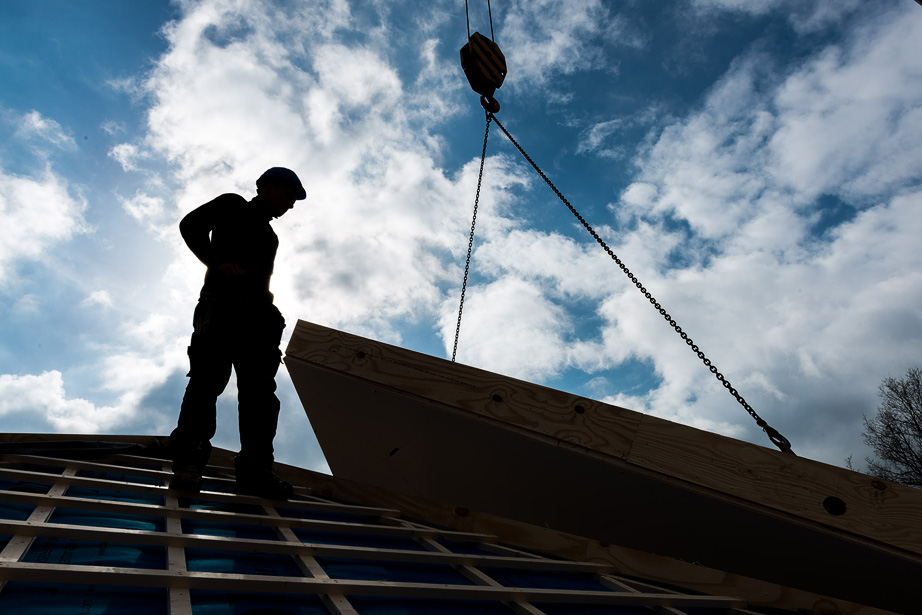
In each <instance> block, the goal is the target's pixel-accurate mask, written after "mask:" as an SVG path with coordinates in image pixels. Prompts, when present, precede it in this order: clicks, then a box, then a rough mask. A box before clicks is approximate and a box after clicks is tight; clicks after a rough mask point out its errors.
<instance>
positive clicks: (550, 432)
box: [285, 321, 922, 615]
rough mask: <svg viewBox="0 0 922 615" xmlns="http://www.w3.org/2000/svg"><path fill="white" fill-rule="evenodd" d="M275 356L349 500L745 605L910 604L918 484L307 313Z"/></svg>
mask: <svg viewBox="0 0 922 615" xmlns="http://www.w3.org/2000/svg"><path fill="white" fill-rule="evenodd" d="M285 363H286V366H287V368H288V371H289V373H290V374H291V377H292V379H293V381H294V384H295V387H296V389H297V391H298V394H299V396H300V398H301V401H302V403H303V405H304V407H305V410H306V412H307V414H308V417H309V419H310V421H311V424H312V426H313V428H314V431H315V433H316V435H317V437H318V440H319V441H320V444H321V446H322V448H323V450H324V454H325V455H326V458H327V460H328V462H329V464H330V467H331V469H332V471H333V474H334V476H335V477H336V481H338V482H337V486H335V488H334V487H333V486H331V487H329V488H330V489H334V490H340V489H342V485H343V484H347V483H344V482H342V481H344V480H346V481H350V483H348V484H351V482H355V484H362V485H363V487H362V488H351V489H354V491H350V497H352V498H353V501H363V499H364V498H365V497H366V495H367V497H369V498H370V500H369V501H377V502H385V501H387V502H392V503H393V502H400V504H401V508H402V509H403V510H408V511H409V513H408V514H413V515H415V516H417V517H420V518H426V519H428V520H429V521H431V522H433V523H438V524H439V525H443V526H446V527H450V528H455V529H461V528H463V529H465V530H466V531H478V532H488V533H495V534H497V535H499V536H501V537H502V539H503V540H506V541H511V543H512V544H516V545H519V546H521V547H523V548H530V549H536V550H539V551H542V552H545V553H549V554H553V555H559V556H564V557H571V558H576V559H582V560H588V561H594V562H601V563H606V564H609V565H611V566H613V567H614V568H615V569H616V570H618V571H619V572H620V573H622V574H625V575H637V576H641V577H643V578H646V579H650V580H654V581H655V582H661V583H668V584H671V585H675V586H680V587H685V588H688V589H691V590H696V591H701V592H705V593H710V594H719V595H731V596H738V597H741V598H743V599H745V600H746V601H747V603H748V604H749V605H750V608H758V607H762V608H775V609H784V610H790V611H796V612H813V613H824V614H834V613H839V614H843V615H844V614H849V613H878V612H882V611H890V612H896V613H911V612H917V611H918V604H917V598H916V597H915V590H914V587H915V586H916V585H917V584H918V580H919V579H920V578H922V491H920V490H917V489H912V488H909V487H906V486H903V485H899V484H893V483H889V482H885V481H881V480H879V479H875V478H873V477H869V476H866V475H863V474H860V473H857V472H852V471H850V470H846V469H844V468H838V467H834V466H831V465H827V464H824V463H820V462H817V461H813V460H810V459H805V458H801V457H796V456H793V455H788V454H784V453H781V452H778V451H775V450H772V449H768V448H766V447H761V446H757V445H754V444H750V443H746V442H741V441H738V440H734V439H732V438H727V437H724V436H720V435H716V434H712V433H708V432H704V431H701V430H698V429H694V428H691V427H687V426H683V425H680V424H676V423H672V422H669V421H665V420H662V419H658V418H656V417H653V416H649V415H644V414H641V413H637V412H633V411H631V410H628V409H625V408H620V407H616V406H612V405H608V404H604V403H601V402H598V401H594V400H591V399H586V398H582V397H578V396H574V395H570V394H568V393H564V392H561V391H557V390H553V389H549V388H546V387H542V386H538V385H535V384H531V383H527V382H523V381H520V380H516V379H513V378H508V377H505V376H501V375H498V374H494V373H490V372H486V371H483V370H479V369H475V368H472V367H469V366H465V365H460V364H457V363H453V362H450V361H447V360H443V359H439V358H435V357H431V356H427V355H422V354H419V353H416V352H413V351H410V350H406V349H403V348H398V347H395V346H392V345H388V344H384V343H381V342H377V341H374V340H369V339H366V338H362V337H359V336H355V335H350V334H347V333H344V332H341V331H337V330H333V329H329V328H325V327H322V326H319V325H316V324H312V323H308V322H305V321H299V322H298V324H297V326H296V328H295V331H294V333H293V335H292V338H291V340H290V342H289V345H288V348H287V354H286V358H285ZM363 494H366V495H363ZM394 494H399V495H394Z"/></svg>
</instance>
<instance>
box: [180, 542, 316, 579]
mask: <svg viewBox="0 0 922 615" xmlns="http://www.w3.org/2000/svg"><path fill="white" fill-rule="evenodd" d="M186 567H187V568H188V569H189V570H190V571H192V572H223V573H233V574H258V575H266V576H273V577H300V576H303V575H302V574H301V571H300V570H299V569H298V566H297V565H296V564H295V561H294V559H293V558H292V556H290V555H285V554H279V553H248V552H241V551H223V550H222V551H218V550H206V549H190V548H187V549H186Z"/></svg>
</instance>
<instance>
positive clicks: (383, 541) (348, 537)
mask: <svg viewBox="0 0 922 615" xmlns="http://www.w3.org/2000/svg"><path fill="white" fill-rule="evenodd" d="M293 531H294V533H295V536H297V537H298V540H300V541H301V542H306V543H316V544H322V545H343V546H347V547H368V548H371V549H402V550H404V551H425V550H426V549H425V547H423V546H422V545H420V544H419V543H418V542H416V541H415V540H413V539H412V538H410V537H408V536H375V535H372V534H347V533H346V532H327V531H323V530H309V529H305V528H299V527H296V528H294V530H293Z"/></svg>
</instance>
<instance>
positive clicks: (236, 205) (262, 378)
mask: <svg viewBox="0 0 922 615" xmlns="http://www.w3.org/2000/svg"><path fill="white" fill-rule="evenodd" d="M306 196H307V195H306V194H305V192H304V188H303V187H302V186H301V181H300V180H299V179H298V176H297V175H295V173H294V172H293V171H291V170H290V169H285V168H282V167H273V168H271V169H269V170H268V171H266V172H265V173H263V174H262V175H261V176H260V178H259V179H258V180H256V196H255V197H253V199H252V200H251V201H247V200H246V199H244V198H243V197H242V196H240V195H237V194H222V195H221V196H219V197H218V198H216V199H214V200H213V201H211V202H209V203H205V204H204V205H202V206H200V207H198V208H197V209H195V210H193V211H191V212H190V213H189V214H188V215H186V217H184V218H183V219H182V222H180V223H179V231H180V233H182V237H183V239H184V240H185V241H186V245H188V246H189V249H190V250H192V252H193V253H194V254H195V255H196V256H197V257H198V258H199V260H200V261H202V262H203V263H204V264H205V265H206V266H207V267H208V271H207V272H206V273H205V284H204V286H202V292H201V295H200V297H199V302H198V305H197V306H196V308H195V316H194V318H193V333H192V342H191V345H190V346H189V364H190V370H189V383H188V385H187V386H186V393H185V395H184V396H183V400H182V408H181V410H180V413H179V421H178V424H177V426H176V429H174V430H173V433H172V434H171V435H170V447H171V449H172V451H173V478H172V480H171V481H170V488H171V489H179V490H184V491H198V490H199V489H201V486H202V470H203V469H204V468H205V464H206V463H207V462H208V457H209V456H210V454H211V443H210V440H211V438H213V437H214V435H215V431H216V429H217V409H216V402H217V398H218V396H219V395H220V394H221V393H222V392H223V391H224V388H225V387H226V386H227V383H228V381H229V380H230V375H231V367H233V369H234V370H235V371H236V373H237V396H238V399H237V401H238V416H239V426H240V453H239V454H238V455H237V456H236V457H235V458H234V465H235V467H236V471H237V486H236V492H237V493H239V494H247V495H257V496H260V497H266V498H272V499H287V498H289V497H291V495H292V486H291V484H290V483H288V482H286V481H284V480H282V479H280V478H278V477H277V476H275V474H273V472H272V466H273V463H274V461H275V458H274V456H273V448H272V441H273V440H274V439H275V432H276V429H277V427H278V415H279V400H278V397H276V395H275V374H276V372H277V371H278V368H279V364H280V363H281V356H282V353H281V350H279V343H280V342H281V339H282V330H283V329H284V328H285V319H284V318H282V314H281V313H280V312H279V311H278V309H277V308H276V307H275V305H273V303H272V299H273V297H272V293H271V292H269V279H270V278H271V277H272V269H273V266H274V263H275V253H276V250H277V248H278V243H279V242H278V237H277V236H276V235H275V232H273V230H272V227H271V226H270V225H269V222H270V220H272V219H273V218H278V217H279V216H282V215H283V214H285V212H287V211H288V210H289V209H291V208H292V207H294V204H295V201H299V200H302V199H304V198H306Z"/></svg>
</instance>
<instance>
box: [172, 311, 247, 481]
mask: <svg viewBox="0 0 922 615" xmlns="http://www.w3.org/2000/svg"><path fill="white" fill-rule="evenodd" d="M224 311H226V310H224V309H223V308H222V306H221V305H219V304H217V303H216V302H214V301H204V300H203V301H200V302H199V304H198V306H196V308H195V318H194V323H195V324H194V326H195V330H194V332H193V334H192V342H191V344H190V346H189V364H190V370H189V383H188V385H187V386H186V393H185V395H184V396H183V401H182V406H181V408H180V412H179V420H178V421H177V426H176V429H174V430H173V433H172V434H171V435H170V448H171V449H172V450H173V468H174V473H176V472H177V470H182V471H184V472H187V473H190V474H193V475H194V474H195V473H198V474H199V475H200V474H201V472H202V470H203V469H204V467H205V464H206V463H207V462H208V457H209V456H210V454H211V443H210V440H211V439H212V438H213V437H214V434H215V431H216V429H217V423H216V421H217V399H218V396H219V395H221V393H222V392H223V391H224V388H225V387H226V386H227V382H228V380H229V379H230V373H231V353H230V347H229V345H228V337H229V336H231V335H233V332H232V330H230V327H229V326H228V325H229V323H228V318H227V314H226V313H223V312H224ZM186 482H188V481H186ZM186 486H187V487H192V486H191V485H186Z"/></svg>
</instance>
